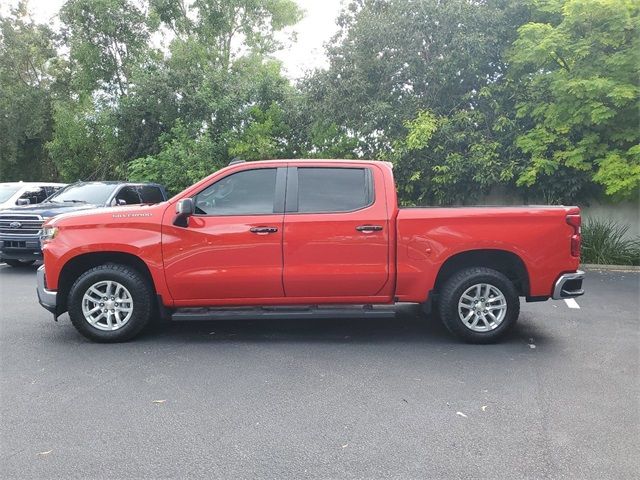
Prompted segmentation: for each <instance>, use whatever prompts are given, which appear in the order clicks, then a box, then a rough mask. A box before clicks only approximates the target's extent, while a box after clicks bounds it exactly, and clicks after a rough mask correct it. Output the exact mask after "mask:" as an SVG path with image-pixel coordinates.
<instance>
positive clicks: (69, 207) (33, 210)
mask: <svg viewBox="0 0 640 480" xmlns="http://www.w3.org/2000/svg"><path fill="white" fill-rule="evenodd" d="M99 207H100V206H99V205H93V204H90V203H55V202H43V203H38V204H35V205H24V206H21V207H14V208H9V209H6V210H2V211H0V214H2V215H12V214H22V215H40V216H41V217H43V218H49V217H55V216H57V215H61V214H63V213H70V212H79V211H86V210H93V209H95V208H99Z"/></svg>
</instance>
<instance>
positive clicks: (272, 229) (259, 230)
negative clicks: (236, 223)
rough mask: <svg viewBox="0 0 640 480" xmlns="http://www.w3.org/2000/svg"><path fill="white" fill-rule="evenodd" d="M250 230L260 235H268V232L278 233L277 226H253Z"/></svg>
mask: <svg viewBox="0 0 640 480" xmlns="http://www.w3.org/2000/svg"><path fill="white" fill-rule="evenodd" d="M249 231H250V232H251V233H257V234H258V235H267V234H268V233H276V232H277V231H278V229H277V228H276V227H251V229H249Z"/></svg>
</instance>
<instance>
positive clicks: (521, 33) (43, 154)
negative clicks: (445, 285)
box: [0, 0, 640, 205]
mask: <svg viewBox="0 0 640 480" xmlns="http://www.w3.org/2000/svg"><path fill="white" fill-rule="evenodd" d="M639 10H640V4H638V2H637V1H636V0H516V1H513V0H483V1H480V2H471V1H469V0H448V1H446V2H442V1H440V0H351V1H349V2H345V5H344V8H343V11H342V13H341V15H340V16H339V19H338V26H339V30H338V32H337V34H336V35H335V37H334V38H333V39H332V40H331V42H330V43H329V45H328V47H327V55H328V59H329V68H328V69H327V70H320V71H316V72H312V73H310V74H309V75H308V76H307V77H306V78H305V79H303V80H302V81H300V82H299V83H297V84H292V82H290V81H289V80H288V79H286V78H285V77H284V76H283V74H282V71H281V65H280V64H279V62H277V61H275V60H274V59H273V57H272V56H271V55H272V54H273V53H274V52H276V51H277V50H278V49H279V47H280V46H281V43H280V42H282V41H283V40H285V39H286V32H287V30H284V29H285V27H288V26H291V25H293V24H295V23H296V22H297V21H298V20H299V19H300V18H301V11H300V9H299V8H298V6H297V5H296V2H295V1H294V0H67V1H66V3H65V4H64V5H63V7H62V9H61V11H60V20H61V27H60V31H59V32H57V31H53V30H52V29H51V28H49V27H47V26H44V25H38V24H35V23H34V22H33V21H32V20H31V19H30V18H29V17H28V15H27V13H26V7H25V6H24V5H23V4H21V5H20V6H19V7H18V8H17V9H15V10H13V11H12V12H11V13H10V14H9V15H8V16H6V17H1V18H0V89H1V94H0V131H1V132H2V133H1V134H0V180H4V179H17V178H22V179H30V178H33V179H37V178H55V177H57V178H60V179H64V180H68V181H74V180H77V179H80V178H82V179H94V178H122V177H125V176H127V175H130V176H131V177H132V178H136V179H149V180H155V181H160V182H164V183H166V184H167V185H168V187H169V189H171V190H172V191H174V192H175V191H178V190H180V189H182V188H184V187H186V186H188V185H189V184H190V183H191V182H193V181H194V180H197V179H198V178H199V177H200V176H202V175H206V174H208V173H210V172H211V171H213V169H215V168H217V167H219V166H221V165H226V164H227V163H228V161H229V160H230V159H231V158H232V157H235V156H239V157H242V158H244V159H247V160H257V159H266V158H300V157H303V158H372V159H380V160H391V161H393V162H394V164H395V174H396V177H397V179H398V184H399V193H400V200H401V202H402V203H403V204H406V205H411V204H435V205H448V204H465V203H470V202H473V201H476V199H478V198H479V197H481V196H482V195H483V194H486V193H489V192H490V191H491V190H492V189H495V188H496V187H499V188H501V189H503V190H510V191H512V192H517V193H518V194H519V195H520V196H522V197H523V199H524V200H525V201H535V202H540V201H542V202H549V203H558V202H562V203H576V202H578V201H582V200H586V199H588V198H589V197H593V196H601V195H605V196H608V197H609V198H610V199H613V200H618V199H623V198H632V197H633V195H634V193H635V192H637V191H638V188H639V186H640V130H639V129H638V125H640V93H639V92H640V86H639V84H638V78H640V77H639V74H640V71H639V68H640V32H639V31H638V30H639V29H638V23H639V15H638V13H639Z"/></svg>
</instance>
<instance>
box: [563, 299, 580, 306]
mask: <svg viewBox="0 0 640 480" xmlns="http://www.w3.org/2000/svg"><path fill="white" fill-rule="evenodd" d="M564 303H566V304H567V307H569V308H580V305H578V302H576V300H575V298H565V299H564Z"/></svg>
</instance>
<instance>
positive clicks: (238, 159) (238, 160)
mask: <svg viewBox="0 0 640 480" xmlns="http://www.w3.org/2000/svg"><path fill="white" fill-rule="evenodd" d="M245 161H246V160H242V159H241V158H240V157H233V158H232V159H231V161H230V162H229V166H231V165H236V164H238V163H245Z"/></svg>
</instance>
